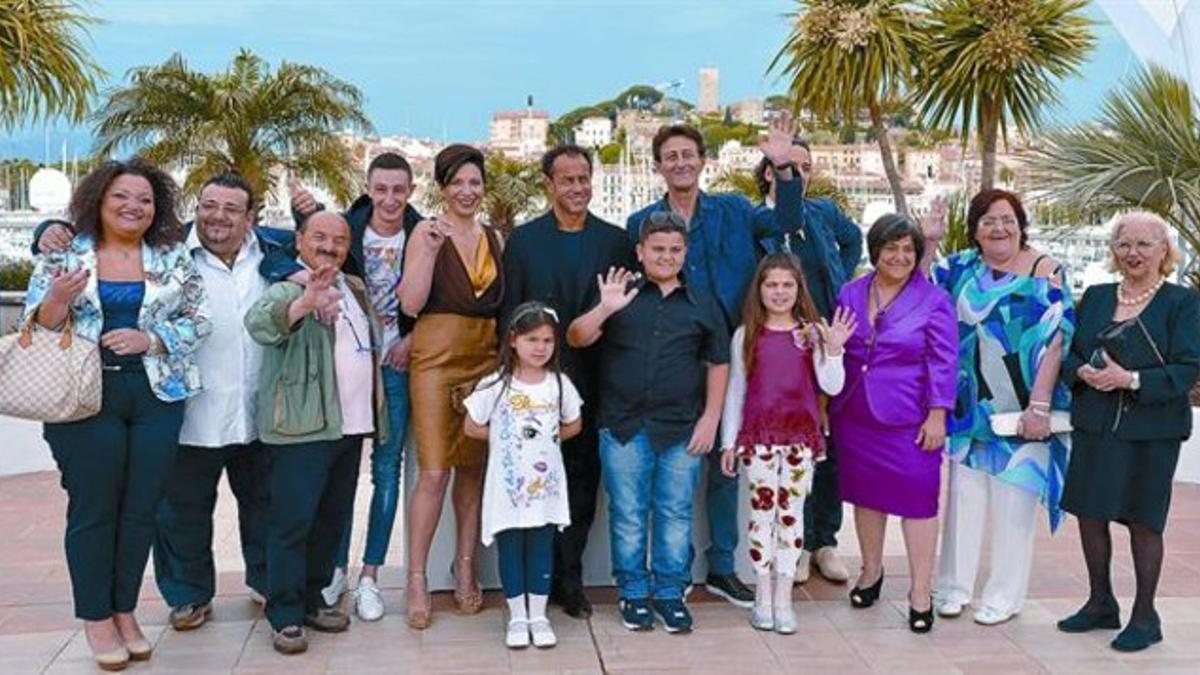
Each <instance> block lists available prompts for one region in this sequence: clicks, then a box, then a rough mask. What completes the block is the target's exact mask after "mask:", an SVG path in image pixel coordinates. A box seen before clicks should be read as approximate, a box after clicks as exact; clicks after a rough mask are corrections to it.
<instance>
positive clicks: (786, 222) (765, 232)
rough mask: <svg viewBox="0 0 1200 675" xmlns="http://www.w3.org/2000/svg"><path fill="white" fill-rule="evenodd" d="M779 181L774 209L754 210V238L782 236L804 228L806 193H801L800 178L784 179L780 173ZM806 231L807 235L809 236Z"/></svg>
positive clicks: (777, 179) (776, 178)
mask: <svg viewBox="0 0 1200 675" xmlns="http://www.w3.org/2000/svg"><path fill="white" fill-rule="evenodd" d="M775 180H776V181H777V183H776V185H778V186H779V187H778V188H777V192H776V198H777V199H776V203H775V208H774V209H755V210H754V215H753V218H754V238H755V240H756V241H761V240H763V239H767V238H772V237H782V236H783V235H785V234H788V233H791V232H795V231H797V230H801V229H803V228H804V225H805V219H804V195H803V194H802V193H801V187H800V186H801V182H800V180H799V179H792V180H783V179H781V178H779V174H776V175H775ZM808 234H809V233H808V232H805V236H808Z"/></svg>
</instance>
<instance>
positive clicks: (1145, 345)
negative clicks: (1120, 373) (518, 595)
mask: <svg viewBox="0 0 1200 675" xmlns="http://www.w3.org/2000/svg"><path fill="white" fill-rule="evenodd" d="M1097 340H1098V341H1099V343H1100V348H1101V349H1103V350H1104V353H1105V354H1106V355H1107V356H1108V357H1109V358H1111V359H1112V360H1114V361H1116V362H1117V364H1118V365H1120V366H1121V367H1122V368H1124V369H1125V370H1141V369H1143V368H1155V367H1158V366H1161V365H1165V363H1166V362H1165V361H1164V360H1163V357H1162V352H1161V351H1159V349H1158V345H1157V344H1155V343H1154V338H1152V337H1150V331H1148V330H1146V325H1145V324H1143V323H1142V319H1141V317H1136V316H1135V317H1134V318H1132V319H1129V320H1128V321H1122V322H1121V323H1118V324H1115V325H1113V326H1110V327H1108V328H1105V329H1104V330H1102V331H1100V334H1099V335H1098V336H1097Z"/></svg>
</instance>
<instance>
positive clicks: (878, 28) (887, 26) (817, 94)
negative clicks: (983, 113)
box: [768, 0, 926, 213]
mask: <svg viewBox="0 0 1200 675" xmlns="http://www.w3.org/2000/svg"><path fill="white" fill-rule="evenodd" d="M797 4H799V6H800V8H799V9H797V10H796V11H795V12H793V13H792V14H791V15H790V16H792V17H793V19H794V23H793V27H792V32H791V34H790V35H789V36H788V39H787V42H785V43H784V45H783V48H782V49H780V50H779V53H778V54H776V55H775V58H774V60H772V61H771V65H770V66H769V68H768V71H771V70H774V69H775V68H776V66H779V65H780V64H782V70H783V73H784V74H785V75H787V76H788V77H790V78H791V81H790V83H789V84H788V91H789V93H790V94H791V97H792V106H793V109H794V111H795V112H796V113H799V112H800V111H801V110H804V109H807V110H809V111H810V112H812V113H813V114H814V115H815V116H816V117H817V118H819V119H821V120H824V121H832V120H834V119H840V120H842V121H847V120H854V118H855V116H856V115H857V114H858V112H859V111H860V110H864V109H865V110H866V111H867V114H868V115H869V116H870V118H871V126H872V127H873V129H874V132H875V141H876V142H877V143H878V144H879V152H880V155H881V156H882V159H883V169H884V173H886V174H887V179H888V185H890V186H891V190H892V199H893V200H894V201H895V206H896V211H897V212H898V213H906V212H907V211H908V207H907V204H906V203H905V199H904V189H903V187H902V186H901V179H900V171H899V169H897V167H896V160H895V157H894V156H893V155H892V141H891V138H890V137H889V136H888V133H887V123H886V107H887V105H888V102H889V101H890V100H892V99H894V98H895V97H897V96H898V95H900V94H901V93H902V92H903V91H904V90H905V89H906V88H907V87H908V86H909V85H910V84H911V82H912V74H913V70H914V60H915V58H916V56H917V54H918V53H919V52H920V50H921V49H922V47H923V45H924V43H925V41H926V37H925V32H924V31H923V30H922V29H921V27H920V26H921V17H920V16H919V15H918V14H917V13H916V12H914V11H913V9H912V8H911V7H910V5H911V3H910V2H903V1H901V0H797Z"/></svg>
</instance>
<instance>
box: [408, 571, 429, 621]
mask: <svg viewBox="0 0 1200 675" xmlns="http://www.w3.org/2000/svg"><path fill="white" fill-rule="evenodd" d="M414 585H417V586H418V587H419V588H420V589H421V593H422V594H423V595H424V596H425V604H424V606H423V607H422V606H419V605H417V603H416V602H414V600H415V597H414V593H413V586H414ZM404 595H405V599H406V600H407V601H408V607H407V609H406V614H407V620H408V627H409V628H413V629H416V630H425V629H426V628H429V625H430V624H431V623H433V601H432V600H431V599H430V597H429V581H428V580H427V579H426V577H425V570H411V571H410V572H409V573H408V588H407V589H405V592H404Z"/></svg>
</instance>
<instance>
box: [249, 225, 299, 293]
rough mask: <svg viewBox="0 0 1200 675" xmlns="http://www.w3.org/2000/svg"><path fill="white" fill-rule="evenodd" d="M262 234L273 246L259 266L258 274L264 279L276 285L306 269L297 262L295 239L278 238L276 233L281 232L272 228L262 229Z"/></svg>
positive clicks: (266, 252)
mask: <svg viewBox="0 0 1200 675" xmlns="http://www.w3.org/2000/svg"><path fill="white" fill-rule="evenodd" d="M262 232H263V235H264V238H266V239H268V240H269V241H270V242H271V243H272V244H273V246H271V248H270V250H268V251H265V255H264V256H263V259H262V262H260V263H259V264H258V273H259V274H260V275H262V278H264V279H266V280H267V281H269V282H271V283H276V282H279V281H283V280H284V279H287V278H288V277H290V276H292V275H293V274H295V273H296V272H299V271H300V270H302V269H304V268H303V267H301V266H300V263H298V262H296V256H297V251H296V240H295V238H294V237H288V238H283V237H277V236H275V233H277V232H279V230H272V229H270V228H262Z"/></svg>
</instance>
